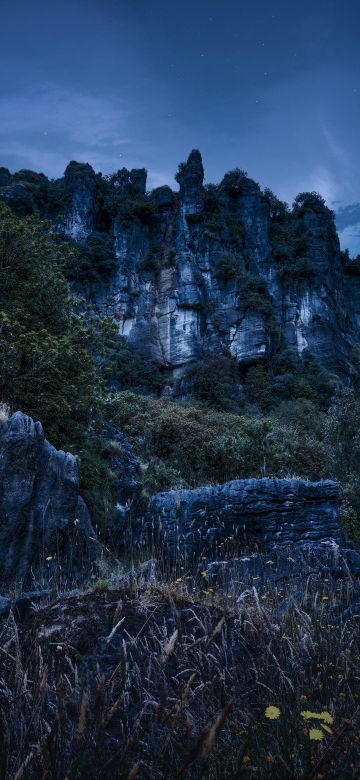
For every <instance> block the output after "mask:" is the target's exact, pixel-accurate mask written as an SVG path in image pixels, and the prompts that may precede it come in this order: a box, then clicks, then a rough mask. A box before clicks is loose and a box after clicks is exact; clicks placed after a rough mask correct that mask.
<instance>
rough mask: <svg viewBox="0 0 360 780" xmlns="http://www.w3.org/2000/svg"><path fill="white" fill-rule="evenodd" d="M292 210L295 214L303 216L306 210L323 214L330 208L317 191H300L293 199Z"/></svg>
mask: <svg viewBox="0 0 360 780" xmlns="http://www.w3.org/2000/svg"><path fill="white" fill-rule="evenodd" d="M293 211H294V213H295V214H296V215H297V216H303V214H306V213H307V212H309V213H315V214H323V213H324V212H327V211H330V209H328V208H327V206H326V202H325V200H324V198H323V197H322V195H320V193H319V192H300V193H299V195H297V196H296V198H295V200H294V203H293Z"/></svg>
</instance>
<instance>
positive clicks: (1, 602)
mask: <svg viewBox="0 0 360 780" xmlns="http://www.w3.org/2000/svg"><path fill="white" fill-rule="evenodd" d="M10 610H11V599H7V598H5V596H0V618H6V617H7V616H8V615H9V614H10Z"/></svg>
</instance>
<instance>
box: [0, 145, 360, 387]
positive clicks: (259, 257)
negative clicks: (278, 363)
mask: <svg viewBox="0 0 360 780" xmlns="http://www.w3.org/2000/svg"><path fill="white" fill-rule="evenodd" d="M176 178H177V180H178V183H179V192H173V191H172V190H171V189H170V188H169V187H167V186H164V187H159V188H157V189H155V190H153V191H152V192H151V193H149V194H147V193H146V171H145V170H144V169H134V170H132V171H127V170H126V169H122V170H121V171H118V173H117V174H115V175H114V176H112V177H107V178H106V177H102V176H101V174H95V172H94V171H93V169H92V168H91V166H90V165H85V164H80V163H75V162H71V163H70V164H69V165H68V167H67V169H66V171H65V175H64V177H63V178H62V179H59V180H57V181H55V182H49V181H48V180H47V179H46V177H44V176H42V175H41V174H35V173H33V172H31V171H20V172H18V173H16V174H14V175H11V174H10V173H9V172H8V171H7V170H6V169H1V176H0V199H2V200H5V201H6V202H7V203H8V204H9V205H11V206H12V207H13V208H14V209H15V211H17V213H20V214H23V215H26V214H29V213H32V212H33V211H36V210H37V211H39V212H40V214H41V215H42V216H44V217H46V218H48V219H51V220H52V222H53V223H54V224H55V225H56V227H57V228H58V229H59V230H61V231H63V232H64V233H65V234H66V235H67V236H69V237H70V238H71V239H72V240H74V241H75V242H76V243H77V244H78V245H79V246H81V248H82V251H83V256H84V258H85V259H84V262H83V263H82V264H80V267H79V268H77V269H73V277H72V282H73V285H74V288H75V289H76V290H80V291H81V292H82V293H84V292H85V295H86V296H87V298H88V299H89V300H90V301H91V302H92V303H94V304H95V305H96V306H97V307H98V309H99V310H100V311H101V312H103V313H107V314H109V315H111V316H113V317H114V318H115V319H116V320H117V322H118V326H119V332H120V333H121V334H122V335H124V336H126V337H128V338H129V339H130V340H131V342H133V343H134V344H136V345H137V346H138V347H139V348H141V349H142V350H143V351H146V353H147V354H148V355H151V356H152V358H153V359H155V360H156V362H157V363H158V364H159V365H160V366H163V367H166V368H167V369H169V370H170V373H171V374H172V376H173V377H176V376H178V375H180V376H182V374H183V371H184V367H185V366H187V365H188V364H189V362H191V361H193V360H194V359H196V358H198V357H199V355H201V354H204V353H209V352H215V353H219V352H220V353H225V354H227V355H229V356H232V357H233V358H234V359H236V361H237V362H238V364H239V365H240V367H244V368H245V369H246V367H248V366H249V365H251V364H254V363H268V362H269V361H272V360H273V359H274V358H276V357H277V356H278V355H280V354H284V352H286V351H288V353H289V354H290V355H291V359H292V360H293V361H295V363H296V362H297V363H301V361H303V360H304V359H306V358H309V357H310V358H313V359H314V360H315V361H317V363H318V364H319V365H320V366H321V367H322V368H323V369H326V370H327V371H328V372H332V373H334V372H335V374H336V375H338V376H341V377H342V378H343V379H346V380H348V379H349V378H352V377H354V376H356V375H357V374H358V370H359V361H358V350H359V343H360V320H359V315H360V312H359V305H358V299H359V291H360V287H359V285H360V275H358V274H357V272H356V268H355V264H354V263H353V264H352V263H351V262H350V263H349V262H345V260H344V257H343V255H342V254H341V252H340V247H339V241H338V237H337V234H336V229H335V225H334V218H333V214H332V212H331V211H330V210H329V209H328V208H327V207H326V205H325V203H324V201H323V200H322V199H321V197H320V196H317V195H316V194H314V193H308V194H302V195H300V196H298V198H297V199H296V200H295V203H294V206H293V209H292V211H290V210H289V209H287V208H286V206H285V204H283V203H281V202H279V201H278V200H277V199H276V198H275V197H274V195H273V194H272V193H271V192H269V191H267V190H265V191H264V192H262V191H261V189H260V187H259V186H258V184H256V183H255V182H254V181H252V180H251V179H249V178H248V177H247V175H246V174H245V173H244V172H243V171H240V170H238V169H236V170H234V171H232V172H230V173H228V174H226V175H225V176H224V178H223V180H222V181H221V182H220V184H218V185H207V186H204V183H203V181H204V170H203V165H202V160H201V155H200V152H199V151H197V150H194V151H192V152H191V154H190V156H189V158H188V160H187V162H186V163H182V164H181V165H180V166H179V171H178V173H177V177H176Z"/></svg>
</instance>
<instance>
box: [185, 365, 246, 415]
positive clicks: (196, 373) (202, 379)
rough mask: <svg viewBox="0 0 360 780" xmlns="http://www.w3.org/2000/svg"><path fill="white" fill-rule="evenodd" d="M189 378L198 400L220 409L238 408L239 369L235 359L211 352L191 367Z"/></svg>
mask: <svg viewBox="0 0 360 780" xmlns="http://www.w3.org/2000/svg"><path fill="white" fill-rule="evenodd" d="M187 378H188V379H189V380H190V382H191V385H192V394H193V396H194V398H195V399H196V400H198V401H201V402H202V403H204V404H206V405H208V406H210V407H211V408H213V409H218V410H219V411H227V412H229V411H236V410H237V409H238V407H239V402H238V398H237V391H236V383H237V382H238V381H239V369H238V366H237V363H236V361H235V360H232V359H231V358H228V357H225V355H221V354H220V355H219V354H213V353H211V354H209V355H206V356H205V357H204V358H203V359H202V360H199V361H198V362H197V363H194V364H193V365H192V366H190V367H189V369H188V371H187Z"/></svg>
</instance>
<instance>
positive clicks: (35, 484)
mask: <svg viewBox="0 0 360 780" xmlns="http://www.w3.org/2000/svg"><path fill="white" fill-rule="evenodd" d="M96 544H97V543H96V540H95V535H94V531H93V528H92V525H91V521H90V517H89V513H88V511H87V508H86V506H85V503H84V501H83V500H82V498H81V497H80V495H79V478H78V470H77V464H76V459H75V457H74V456H73V455H71V454H69V453H65V452H62V451H61V450H56V449H55V448H54V447H53V446H52V445H51V444H49V442H48V441H47V440H46V439H45V437H44V432H43V429H42V426H41V424H40V423H39V422H36V423H35V422H34V421H33V420H32V419H31V418H30V417H28V416H27V415H25V414H23V413H22V412H16V413H15V414H13V415H12V416H11V417H10V418H9V419H8V420H7V421H5V422H2V423H1V425H0V581H1V582H2V583H3V582H10V581H14V580H16V581H20V580H21V581H27V580H29V579H30V576H31V574H34V576H35V572H36V570H37V569H38V568H39V567H42V569H43V571H45V572H50V571H51V569H52V568H53V567H54V566H55V565H56V566H58V565H61V563H62V562H64V561H66V572H65V574H66V575H67V576H68V577H69V579H71V576H72V574H75V573H76V574H80V573H81V570H82V568H84V569H85V570H86V569H87V570H88V567H89V563H90V561H91V560H92V558H93V555H94V552H95V550H96Z"/></svg>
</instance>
